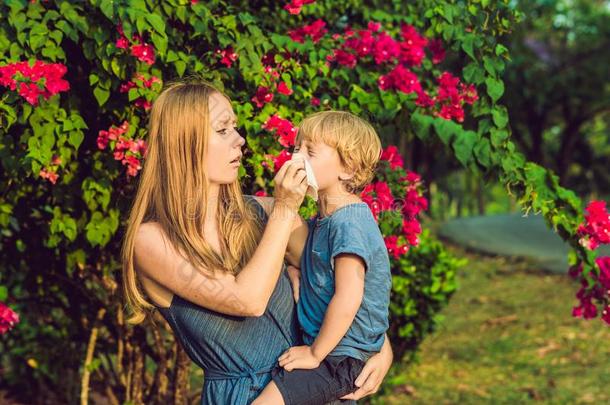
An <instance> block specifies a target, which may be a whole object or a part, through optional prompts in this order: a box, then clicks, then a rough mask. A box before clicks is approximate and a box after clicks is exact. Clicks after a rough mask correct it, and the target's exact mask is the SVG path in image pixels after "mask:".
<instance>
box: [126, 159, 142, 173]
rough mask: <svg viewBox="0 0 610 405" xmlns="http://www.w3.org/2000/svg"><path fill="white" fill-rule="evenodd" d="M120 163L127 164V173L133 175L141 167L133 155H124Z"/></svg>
mask: <svg viewBox="0 0 610 405" xmlns="http://www.w3.org/2000/svg"><path fill="white" fill-rule="evenodd" d="M121 163H123V165H126V166H127V175H129V176H132V177H135V176H137V175H138V171H139V170H140V169H142V166H141V165H140V160H139V159H138V158H137V157H135V156H126V157H125V158H124V159H123V160H122V161H121Z"/></svg>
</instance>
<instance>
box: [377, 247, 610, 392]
mask: <svg viewBox="0 0 610 405" xmlns="http://www.w3.org/2000/svg"><path fill="white" fill-rule="evenodd" d="M448 248H449V249H450V250H451V251H452V252H454V253H455V254H457V255H460V256H466V257H468V258H469V264H468V265H467V266H465V267H464V268H463V269H462V271H461V272H460V274H459V275H458V281H459V290H458V291H457V292H456V293H455V295H454V296H453V298H452V299H451V301H450V303H449V306H448V307H447V308H446V309H445V310H444V311H443V315H444V317H445V319H444V320H443V321H442V324H441V325H440V327H439V328H438V330H437V331H436V332H435V333H434V334H433V335H431V336H429V337H428V338H427V339H426V340H425V341H424V343H423V345H422V346H421V351H420V353H419V354H418V360H417V362H416V363H414V364H411V365H406V364H404V365H400V364H399V365H396V366H395V369H394V370H393V374H394V382H395V383H396V385H395V386H393V388H391V389H389V392H387V393H386V394H384V395H378V396H377V397H376V398H375V399H374V402H375V403H382V404H522V403H537V404H538V403H542V404H579V403H596V404H599V403H610V389H609V388H608V387H609V386H610V327H608V326H606V325H605V324H604V323H603V322H602V321H601V320H600V319H599V318H598V319H595V320H591V321H584V320H581V319H574V318H572V316H571V308H572V306H573V305H574V304H575V303H576V299H575V298H574V294H575V293H576V291H577V287H578V286H577V284H576V283H575V282H574V281H572V280H570V279H569V278H568V276H565V275H559V274H550V273H545V272H542V271H539V270H538V269H537V268H536V267H535V265H534V264H532V263H528V262H523V261H520V262H514V261H509V260H507V259H506V258H501V257H486V256H480V255H474V254H471V253H467V252H465V251H463V250H462V249H460V248H457V247H455V246H448Z"/></svg>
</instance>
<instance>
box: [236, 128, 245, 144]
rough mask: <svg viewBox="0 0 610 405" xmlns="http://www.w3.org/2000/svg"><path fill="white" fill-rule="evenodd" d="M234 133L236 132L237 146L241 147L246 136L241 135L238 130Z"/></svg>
mask: <svg viewBox="0 0 610 405" xmlns="http://www.w3.org/2000/svg"><path fill="white" fill-rule="evenodd" d="M236 133H237V146H239V147H240V148H241V147H242V146H244V144H245V143H246V138H245V137H243V136H242V135H241V134H240V133H239V132H237V131H236Z"/></svg>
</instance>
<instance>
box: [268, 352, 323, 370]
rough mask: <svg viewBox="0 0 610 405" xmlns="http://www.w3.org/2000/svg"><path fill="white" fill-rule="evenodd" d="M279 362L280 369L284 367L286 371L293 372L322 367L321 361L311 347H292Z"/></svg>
mask: <svg viewBox="0 0 610 405" xmlns="http://www.w3.org/2000/svg"><path fill="white" fill-rule="evenodd" d="M278 361H279V363H280V367H284V369H285V370H286V371H292V370H294V369H295V368H302V369H311V368H317V367H318V366H319V365H320V360H318V359H317V358H316V357H315V356H314V355H313V351H312V350H311V346H294V347H291V348H290V349H288V350H286V351H285V352H284V353H283V354H282V355H281V356H280V357H279V358H278Z"/></svg>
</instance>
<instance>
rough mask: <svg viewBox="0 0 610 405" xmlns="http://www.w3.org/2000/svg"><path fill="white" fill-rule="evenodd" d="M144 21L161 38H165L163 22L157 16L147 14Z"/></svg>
mask: <svg viewBox="0 0 610 405" xmlns="http://www.w3.org/2000/svg"><path fill="white" fill-rule="evenodd" d="M146 20H147V21H148V22H149V24H150V25H151V26H152V27H153V28H154V30H155V31H157V32H158V33H159V35H161V36H165V21H163V19H162V18H161V17H160V16H159V15H158V14H147V15H146Z"/></svg>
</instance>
